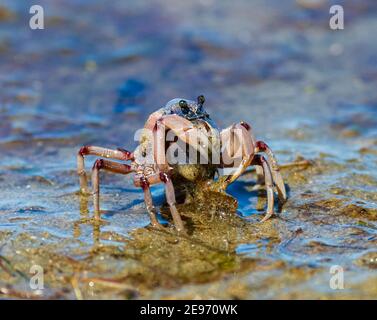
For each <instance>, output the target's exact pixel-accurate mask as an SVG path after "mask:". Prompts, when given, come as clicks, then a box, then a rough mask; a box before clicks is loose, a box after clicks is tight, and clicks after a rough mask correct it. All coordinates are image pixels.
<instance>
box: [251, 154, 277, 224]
mask: <svg viewBox="0 0 377 320" xmlns="http://www.w3.org/2000/svg"><path fill="white" fill-rule="evenodd" d="M251 164H253V165H259V166H261V167H262V168H263V174H264V181H265V185H266V192H267V213H266V215H265V216H264V217H263V219H262V220H261V222H264V221H266V220H267V219H269V218H270V217H271V216H272V215H273V214H274V186H273V182H272V175H271V170H270V167H269V165H268V163H267V160H266V159H265V158H264V157H263V156H261V155H256V156H255V157H254V159H253V161H252V163H251Z"/></svg>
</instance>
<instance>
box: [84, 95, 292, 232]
mask: <svg viewBox="0 0 377 320" xmlns="http://www.w3.org/2000/svg"><path fill="white" fill-rule="evenodd" d="M204 102H205V98H204V96H203V95H200V96H199V97H198V98H197V100H196V101H193V100H187V99H180V98H177V99H173V100H171V101H169V102H168V103H167V104H166V105H165V107H163V108H161V109H159V110H157V111H155V112H154V113H152V114H151V115H150V116H149V118H148V119H147V121H146V123H145V125H144V131H143V133H142V134H141V139H140V143H139V145H138V147H137V148H136V149H135V150H134V151H133V152H130V151H127V150H125V149H122V148H118V149H115V150H113V149H107V148H102V147H97V146H83V147H81V148H80V150H79V151H78V154H77V173H78V175H79V179H80V191H81V192H82V193H84V194H89V189H88V183H87V175H86V172H85V164H84V157H86V156H88V155H93V156H97V157H100V158H99V159H97V160H96V161H95V162H94V165H93V169H92V189H93V190H92V194H93V202H94V214H95V217H97V218H99V217H100V201H99V200H100V199H99V192H100V181H99V173H100V171H101V170H104V171H110V172H113V173H117V174H124V175H126V174H129V173H134V174H135V175H134V177H133V183H134V185H135V186H136V187H141V188H142V190H143V192H144V201H145V204H146V209H147V211H148V213H149V216H150V221H151V225H152V226H153V227H158V228H160V227H162V225H161V223H160V222H159V220H158V215H157V210H156V208H155V206H154V205H153V200H152V194H151V190H150V186H151V185H153V184H158V183H163V184H164V186H165V195H166V202H167V204H168V206H169V208H170V213H171V216H172V218H173V222H174V225H175V228H176V230H177V231H178V232H183V233H184V232H185V226H184V223H183V221H182V218H181V216H180V213H179V212H178V210H177V207H176V204H177V201H176V192H175V187H178V189H185V187H187V186H191V188H193V187H195V186H200V188H201V189H204V190H211V191H216V192H225V191H226V188H227V187H228V186H229V185H230V184H231V183H232V182H234V181H235V180H236V179H237V178H239V177H240V176H241V175H242V174H243V173H244V172H245V171H246V170H247V168H248V167H249V166H255V170H256V174H257V182H258V185H261V184H264V186H265V189H266V192H267V210H266V214H265V216H264V217H263V219H262V220H261V222H264V221H266V220H267V219H269V218H270V217H271V216H272V215H273V214H274V193H275V187H276V191H277V194H278V199H279V202H280V203H283V202H285V201H286V199H287V195H286V190H285V185H284V182H283V179H282V176H281V174H280V172H279V165H278V162H277V160H276V158H275V156H274V153H273V152H272V150H271V149H270V148H269V147H268V145H267V144H266V143H265V142H263V141H258V140H256V139H255V137H254V134H253V132H252V129H251V126H250V125H249V124H247V123H246V122H239V123H236V124H233V125H232V126H230V127H228V128H226V129H224V130H222V131H220V130H219V129H218V128H217V126H216V125H215V123H214V121H213V120H212V119H211V118H210V116H209V114H208V113H207V112H206V111H205V110H204V107H203V104H204ZM167 131H170V132H172V133H174V136H176V137H177V141H179V142H181V143H183V145H186V146H188V147H193V148H194V150H195V151H194V154H197V155H198V154H199V155H202V154H204V153H203V150H204V149H205V148H203V147H207V151H208V152H209V153H207V160H208V158H211V159H210V160H209V161H207V162H206V163H204V164H203V163H197V162H196V163H192V162H189V163H171V161H169V157H168V156H167V152H166V151H167V149H168V147H169V146H171V145H172V144H173V143H176V141H174V140H169V141H168V139H167ZM145 132H149V133H150V134H146V133H145ZM236 133H237V134H236ZM193 136H194V137H196V138H198V137H199V138H198V139H197V141H198V143H193V139H191V138H192V137H193ZM200 137H201V138H200ZM203 137H204V138H205V139H203ZM232 138H233V139H232ZM203 141H205V143H204V142H203ZM236 150H239V151H240V152H239V161H238V164H237V165H236V166H235V165H234V163H231V164H229V163H228V162H227V163H225V161H224V159H225V158H226V157H228V158H229V157H232V156H234V155H235V152H236ZM215 151H218V152H219V157H218V158H217V159H218V160H219V159H220V160H219V161H213V159H214V157H211V156H210V157H208V154H210V155H211V154H215V153H216V152H215ZM237 152H238V151H237ZM184 154H185V155H186V154H187V152H186V153H184ZM263 154H264V155H263ZM147 156H149V160H150V161H145V159H146V157H147ZM108 159H113V160H117V161H110V160H108ZM125 161H129V163H124V162H125ZM219 172H222V174H221V175H220V174H219ZM182 187H183V188H182Z"/></svg>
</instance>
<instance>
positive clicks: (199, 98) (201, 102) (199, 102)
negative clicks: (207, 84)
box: [197, 94, 206, 106]
mask: <svg viewBox="0 0 377 320" xmlns="http://www.w3.org/2000/svg"><path fill="white" fill-rule="evenodd" d="M197 100H198V105H200V106H201V105H203V103H204V102H205V101H206V99H205V98H204V96H203V95H202V94H201V95H200V96H199V97H198V98H197Z"/></svg>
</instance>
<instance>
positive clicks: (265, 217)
mask: <svg viewBox="0 0 377 320" xmlns="http://www.w3.org/2000/svg"><path fill="white" fill-rule="evenodd" d="M273 214H274V213H273V212H271V213H267V214H266V215H265V216H264V217H263V219H262V220H261V221H260V223H263V222H266V221H267V220H268V219H270V218H271V217H272V216H273Z"/></svg>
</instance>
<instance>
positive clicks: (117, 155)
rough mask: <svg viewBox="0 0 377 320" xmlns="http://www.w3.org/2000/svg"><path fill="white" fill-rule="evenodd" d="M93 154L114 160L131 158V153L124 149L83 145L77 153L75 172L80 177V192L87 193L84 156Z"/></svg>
mask: <svg viewBox="0 0 377 320" xmlns="http://www.w3.org/2000/svg"><path fill="white" fill-rule="evenodd" d="M86 155H94V156H98V157H102V158H110V159H116V160H132V159H133V154H132V153H131V152H129V151H127V150H124V149H120V148H119V149H117V150H112V149H106V148H101V147H95V146H84V147H82V148H81V149H80V150H79V152H78V153H77V174H78V175H79V178H80V191H81V192H82V193H84V194H85V193H89V190H88V180H87V177H86V172H85V162H84V156H86Z"/></svg>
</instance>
